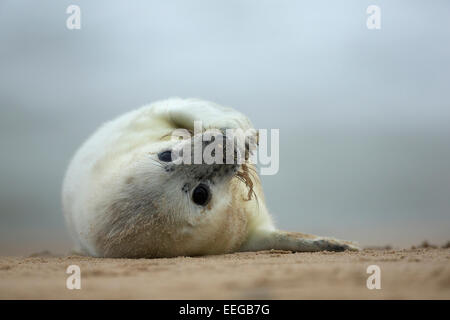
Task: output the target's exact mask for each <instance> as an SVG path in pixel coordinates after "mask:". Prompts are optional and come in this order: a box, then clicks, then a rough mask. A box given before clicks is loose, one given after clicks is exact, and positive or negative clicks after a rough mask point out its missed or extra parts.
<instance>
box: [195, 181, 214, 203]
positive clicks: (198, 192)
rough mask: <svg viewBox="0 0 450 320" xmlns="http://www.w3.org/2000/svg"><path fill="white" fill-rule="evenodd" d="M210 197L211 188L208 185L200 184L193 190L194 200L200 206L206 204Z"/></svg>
mask: <svg viewBox="0 0 450 320" xmlns="http://www.w3.org/2000/svg"><path fill="white" fill-rule="evenodd" d="M209 199H210V193H209V188H208V186H207V185H204V184H199V185H198V186H197V187H196V188H195V189H194V192H192V201H194V203H195V204H198V205H199V206H205V205H206V204H207V203H208V202H209Z"/></svg>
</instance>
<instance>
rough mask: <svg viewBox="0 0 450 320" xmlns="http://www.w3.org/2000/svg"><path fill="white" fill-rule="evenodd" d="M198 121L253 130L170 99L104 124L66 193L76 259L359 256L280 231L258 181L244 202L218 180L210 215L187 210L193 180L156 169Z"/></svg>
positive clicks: (238, 191)
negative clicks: (268, 253)
mask: <svg viewBox="0 0 450 320" xmlns="http://www.w3.org/2000/svg"><path fill="white" fill-rule="evenodd" d="M195 120H201V121H202V122H203V125H204V127H205V128H207V129H213V128H219V129H223V128H242V129H244V130H246V129H249V128H252V127H253V126H252V124H251V122H250V121H249V120H248V119H247V117H245V116H244V115H243V114H241V113H240V112H237V111H235V110H233V109H231V108H225V107H221V106H219V105H217V104H214V103H212V102H207V101H203V100H197V99H169V100H165V101H159V102H156V103H153V104H151V105H148V106H144V107H142V108H140V109H137V110H134V111H131V112H128V113H126V114H124V115H122V116H120V117H118V118H116V119H114V120H112V121H110V122H108V123H105V124H104V125H102V126H101V127H100V128H99V129H98V130H97V131H96V132H95V133H94V134H93V135H92V136H91V137H90V138H89V139H88V140H87V141H86V142H85V143H84V144H83V145H82V146H81V147H80V148H79V150H78V151H77V152H76V154H75V156H74V157H73V159H72V161H71V163H70V165H69V168H68V170H67V173H66V176H65V179H64V184H63V191H62V200H63V211H64V214H65V217H66V221H67V225H68V228H69V230H70V232H71V234H72V237H73V238H74V240H75V242H76V244H77V247H78V249H79V250H82V251H83V252H85V253H86V254H89V255H93V256H111V257H169V256H177V255H199V254H210V253H225V252H232V251H237V250H261V249H270V248H274V249H287V250H298V251H316V250H323V249H328V250H344V249H354V248H355V247H354V246H353V245H351V244H349V243H348V242H339V241H338V240H333V239H325V238H317V237H314V236H308V235H303V234H295V235H294V234H288V233H285V232H282V231H277V230H276V229H275V227H274V226H273V224H272V219H271V217H270V215H269V213H268V211H267V209H266V206H265V202H264V195H263V192H262V188H261V185H260V182H259V179H257V178H256V179H255V180H254V183H255V188H254V191H255V194H256V196H257V198H256V199H255V198H253V199H252V200H250V201H246V199H245V198H246V195H247V191H248V189H247V186H245V185H244V184H243V183H242V182H240V181H239V180H237V179H233V178H231V179H228V178H224V179H222V180H220V183H217V184H212V183H211V184H210V187H211V190H212V194H213V196H212V200H211V203H210V205H208V206H207V207H205V208H202V207H199V206H197V205H195V204H194V203H192V201H191V200H190V198H189V194H183V192H181V187H182V186H183V183H185V182H186V181H189V182H191V180H189V179H190V178H188V176H187V174H188V173H189V172H188V171H180V173H177V174H176V175H175V174H172V175H171V174H170V173H169V174H168V173H167V172H165V171H164V170H163V169H162V168H161V167H160V166H158V165H157V162H156V161H155V159H156V157H157V154H158V153H159V152H161V151H163V150H164V149H167V148H172V147H173V146H174V145H175V144H176V143H178V142H173V141H170V140H168V139H165V138H163V137H164V136H167V135H168V134H170V133H171V132H172V131H173V130H174V129H177V128H186V129H193V121H195ZM205 168H206V167H205ZM205 170H206V169H205ZM205 183H210V182H209V181H206V182H205ZM190 184H192V183H190ZM192 187H193V186H192V185H191V188H192ZM324 241H325V242H324Z"/></svg>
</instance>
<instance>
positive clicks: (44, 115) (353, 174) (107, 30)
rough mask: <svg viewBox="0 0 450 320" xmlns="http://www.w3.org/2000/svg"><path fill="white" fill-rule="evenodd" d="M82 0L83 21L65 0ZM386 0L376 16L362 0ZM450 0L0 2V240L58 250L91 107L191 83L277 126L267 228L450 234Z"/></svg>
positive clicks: (403, 240) (267, 182)
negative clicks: (74, 20)
mask: <svg viewBox="0 0 450 320" xmlns="http://www.w3.org/2000/svg"><path fill="white" fill-rule="evenodd" d="M70 4H77V5H79V6H80V7H81V25H82V27H81V30H68V29H67V28H66V19H67V17H68V15H67V14H66V8H67V7H68V6H69V5H70ZM370 4H376V5H379V6H380V7H381V30H368V29H367V28H366V19H367V14H366V8H367V7H368V6H369V5H370ZM449 15H450V2H449V1H447V0H441V1H433V3H432V4H431V3H430V2H429V1H423V0H422V1H413V0H398V1H387V0H385V1H381V0H378V1H375V0H374V1H361V0H353V1H331V0H329V1H317V0H315V1H313V0H310V1H300V0H288V1H274V0H271V1H262V0H239V1H236V0H235V1H207V0H202V1H198V0H187V1H186V0H178V1H170V0H169V1H132V2H131V1H129V2H127V1H111V0H108V1H88V0H84V1H80V0H73V1H43V0H40V1H31V0H30V1H17V0H14V1H13V0H8V1H6V0H1V1H0V108H1V109H0V110H1V111H0V150H1V160H0V174H1V181H0V254H2V255H6V254H8V255H9V254H17V255H24V254H29V253H32V252H36V251H41V250H44V249H47V250H51V251H53V252H66V251H68V250H69V249H70V239H69V238H68V235H67V233H66V230H65V226H64V220H63V217H62V213H61V209H60V207H61V206H60V188H61V182H62V178H63V175H64V171H65V169H66V166H67V164H68V162H69V160H70V158H71V156H72V155H73V153H74V152H75V150H76V148H77V147H78V146H79V145H80V144H81V143H82V142H83V141H84V139H86V138H87V137H88V135H90V134H91V133H92V132H93V130H95V129H96V128H97V127H98V126H99V125H100V124H101V123H102V122H104V121H106V120H109V119H111V118H113V117H115V116H117V115H119V114H121V113H123V112H125V111H128V110H131V109H134V108H136V107H139V106H141V105H143V104H146V103H149V102H152V101H154V100H158V99H164V98H167V97H172V96H179V97H199V98H204V99H208V100H212V101H216V102H218V103H221V104H224V105H228V106H232V107H234V108H237V109H239V110H241V111H242V112H244V113H246V114H247V115H248V116H249V117H250V119H252V121H253V123H254V124H255V126H256V127H257V128H268V129H270V128H278V129H280V140H281V146H280V152H281V155H280V171H279V173H278V174H277V175H274V176H264V177H263V184H264V188H265V192H266V197H267V202H268V206H269V208H270V209H271V211H272V212H273V214H274V216H275V219H276V221H277V224H278V226H279V227H280V228H283V229H287V230H292V231H302V232H308V233H316V234H321V235H332V236H335V237H339V238H344V239H352V240H357V241H359V242H360V243H361V244H363V245H386V244H391V245H394V246H396V247H404V246H410V245H412V244H418V243H419V242H421V241H422V240H428V241H430V242H432V243H436V244H443V243H444V242H446V241H447V240H450V232H449V230H450V125H449V124H450V19H449Z"/></svg>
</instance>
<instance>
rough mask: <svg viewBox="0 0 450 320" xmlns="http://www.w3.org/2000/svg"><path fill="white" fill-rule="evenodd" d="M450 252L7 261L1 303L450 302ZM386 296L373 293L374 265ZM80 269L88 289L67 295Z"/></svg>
mask: <svg viewBox="0 0 450 320" xmlns="http://www.w3.org/2000/svg"><path fill="white" fill-rule="evenodd" d="M449 262H450V249H435V248H428V249H423V248H421V249H408V250H370V249H365V250H363V251H361V252H342V253H332V252H320V253H291V252H286V251H276V250H272V251H261V252H251V253H235V254H226V255H218V256H206V257H178V258H171V259H136V260H131V259H98V258H90V257H82V256H67V257H54V256H51V255H50V254H45V253H44V254H41V255H40V256H35V257H27V258H20V257H1V258H0V298H1V299H355V298H356V299H422V298H423V299H434V298H436V299H449V298H450V263H449ZM374 264H375V265H378V266H379V267H380V269H381V289H380V290H377V289H373V290H369V289H367V286H366V281H367V277H368V276H370V275H369V274H367V273H366V269H367V267H368V266H369V265H374ZM69 265H78V266H79V267H80V270H81V289H80V290H68V289H67V288H66V279H67V277H68V276H69V275H68V274H66V269H67V267H68V266H69Z"/></svg>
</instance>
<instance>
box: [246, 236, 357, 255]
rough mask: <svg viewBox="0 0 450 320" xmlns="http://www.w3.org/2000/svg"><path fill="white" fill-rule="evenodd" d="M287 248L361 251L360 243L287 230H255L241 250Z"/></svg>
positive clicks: (293, 249) (299, 250)
mask: <svg viewBox="0 0 450 320" xmlns="http://www.w3.org/2000/svg"><path fill="white" fill-rule="evenodd" d="M270 249H277V250H287V251H298V252H313V251H345V250H350V251H359V250H360V248H359V247H358V245H356V244H355V243H353V242H351V241H345V240H338V239H333V238H325V237H318V236H314V235H309V234H304V233H299V232H286V231H258V232H255V233H254V234H253V235H252V236H250V237H249V239H248V240H247V241H246V243H245V244H244V245H243V246H242V247H241V249H240V251H259V250H270Z"/></svg>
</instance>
